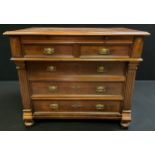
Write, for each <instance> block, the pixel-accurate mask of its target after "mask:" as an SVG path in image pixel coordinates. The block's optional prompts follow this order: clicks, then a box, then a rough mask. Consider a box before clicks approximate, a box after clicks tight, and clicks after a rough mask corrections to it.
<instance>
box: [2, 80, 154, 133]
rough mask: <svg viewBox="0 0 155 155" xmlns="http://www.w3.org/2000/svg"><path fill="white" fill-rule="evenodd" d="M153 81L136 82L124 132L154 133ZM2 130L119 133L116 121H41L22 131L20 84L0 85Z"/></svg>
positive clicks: (3, 83) (7, 82)
mask: <svg viewBox="0 0 155 155" xmlns="http://www.w3.org/2000/svg"><path fill="white" fill-rule="evenodd" d="M154 120H155V81H136V84H135V90H134V96H133V110H132V123H131V125H130V127H129V128H128V130H125V131H134V130H136V131H140V130H143V131H150V130H155V121H154ZM0 130H1V131H119V130H122V131H123V130H124V129H121V128H120V125H119V122H118V121H93V120H89V121H88V120H85V121H84V120H83V121H80V120H78V121H77V120H44V121H36V122H35V125H34V126H33V127H31V128H25V127H24V125H23V121H22V106H21V97H20V93H19V85H18V82H16V81H6V82H0Z"/></svg>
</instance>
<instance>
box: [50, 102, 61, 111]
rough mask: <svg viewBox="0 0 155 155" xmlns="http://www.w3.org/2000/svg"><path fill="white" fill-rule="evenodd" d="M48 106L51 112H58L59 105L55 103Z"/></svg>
mask: <svg viewBox="0 0 155 155" xmlns="http://www.w3.org/2000/svg"><path fill="white" fill-rule="evenodd" d="M49 106H50V108H51V109H52V110H58V109H59V105H58V104H57V103H53V104H50V105H49Z"/></svg>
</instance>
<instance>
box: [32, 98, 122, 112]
mask: <svg viewBox="0 0 155 155" xmlns="http://www.w3.org/2000/svg"><path fill="white" fill-rule="evenodd" d="M33 108H34V111H35V112H73V111H74V112H120V110H121V103H120V101H70V100H69V101H33Z"/></svg>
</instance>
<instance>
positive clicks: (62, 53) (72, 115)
mask: <svg viewBox="0 0 155 155" xmlns="http://www.w3.org/2000/svg"><path fill="white" fill-rule="evenodd" d="M4 34H5V35H8V36H9V38H10V43H11V50H12V60H13V61H14V62H15V64H16V68H17V70H18V75H19V82H20V91H21V96H22V103H23V120H24V123H25V125H26V126H31V125H32V124H33V121H34V120H35V119H103V120H105V119H108V120H120V122H121V125H122V126H123V127H128V126H129V124H130V122H131V99H132V93H133V88H134V81H135V75H136V69H137V65H138V64H139V62H140V61H142V59H141V53H142V46H143V42H144V37H145V36H147V35H149V33H147V32H143V31H137V30H132V29H126V28H27V29H22V30H16V31H7V32H5V33H4Z"/></svg>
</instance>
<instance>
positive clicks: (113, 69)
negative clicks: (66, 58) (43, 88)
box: [27, 62, 126, 79]
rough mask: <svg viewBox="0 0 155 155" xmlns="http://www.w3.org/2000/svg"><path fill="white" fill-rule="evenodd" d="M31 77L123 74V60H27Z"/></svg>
mask: <svg viewBox="0 0 155 155" xmlns="http://www.w3.org/2000/svg"><path fill="white" fill-rule="evenodd" d="M27 67H28V72H29V76H30V78H32V79H37V78H39V77H40V78H50V77H53V76H54V75H102V76H104V75H106V76H107V75H125V68H126V64H125V63H123V62H29V63H27Z"/></svg>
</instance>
